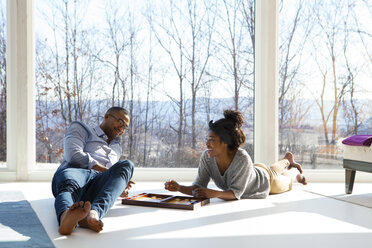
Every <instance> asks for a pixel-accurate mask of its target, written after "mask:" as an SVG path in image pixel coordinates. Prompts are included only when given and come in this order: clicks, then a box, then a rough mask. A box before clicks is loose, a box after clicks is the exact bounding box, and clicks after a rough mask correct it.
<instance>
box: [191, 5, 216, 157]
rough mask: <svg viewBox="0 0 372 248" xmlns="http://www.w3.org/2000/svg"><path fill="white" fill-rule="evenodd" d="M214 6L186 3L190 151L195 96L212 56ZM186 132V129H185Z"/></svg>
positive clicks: (193, 137)
mask: <svg viewBox="0 0 372 248" xmlns="http://www.w3.org/2000/svg"><path fill="white" fill-rule="evenodd" d="M215 8H216V6H215V4H213V5H211V4H210V3H209V2H204V6H198V5H197V4H196V1H193V0H188V1H187V11H188V15H187V16H186V17H185V18H186V19H187V23H188V28H189V34H190V40H191V45H190V47H189V48H188V49H186V58H187V60H188V61H189V63H190V67H191V79H188V81H189V83H190V86H191V129H192V133H191V135H192V143H191V146H192V149H194V150H195V149H196V140H197V133H196V120H195V116H196V107H197V103H196V100H197V94H198V91H199V90H200V88H201V87H203V84H204V83H205V80H204V75H205V74H206V72H207V66H208V63H209V61H210V57H211V56H212V47H211V46H212V35H213V31H214V30H213V29H214V23H215V18H216V14H215V13H216V9H215ZM185 130H186V129H185Z"/></svg>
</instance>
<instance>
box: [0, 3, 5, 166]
mask: <svg viewBox="0 0 372 248" xmlns="http://www.w3.org/2000/svg"><path fill="white" fill-rule="evenodd" d="M5 52H6V0H0V169H1V168H6V167H7V166H6V60H5V56H6V55H5Z"/></svg>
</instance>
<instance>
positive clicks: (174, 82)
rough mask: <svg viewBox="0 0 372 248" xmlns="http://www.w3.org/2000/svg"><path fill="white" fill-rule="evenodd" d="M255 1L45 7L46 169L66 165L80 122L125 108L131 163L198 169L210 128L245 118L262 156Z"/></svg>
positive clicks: (41, 26)
mask: <svg viewBox="0 0 372 248" xmlns="http://www.w3.org/2000/svg"><path fill="white" fill-rule="evenodd" d="M253 2H254V1H253V0H223V1H207V0H205V1H198V0H182V1H150V0H149V1H68V0H67V1H57V0H54V1H52V0H49V1H41V0H36V1H35V6H36V8H35V9H37V10H38V11H37V12H36V25H35V27H36V30H35V31H36V64H35V68H36V85H37V90H36V101H37V102H36V140H37V150H36V152H37V154H36V159H37V162H42V163H59V162H60V161H61V160H62V157H63V136H64V132H65V130H66V128H67V127H68V125H69V124H70V123H71V122H72V121H73V120H81V121H83V122H86V123H89V124H91V125H97V124H99V123H100V122H101V121H102V116H103V114H104V112H105V110H106V109H107V108H109V107H110V106H112V105H117V106H124V107H125V108H127V109H128V110H129V112H130V114H131V117H132V119H131V124H130V128H129V130H128V131H127V133H126V134H125V135H124V137H123V151H124V154H123V156H124V157H126V158H128V159H131V160H132V161H134V163H135V164H136V165H137V166H140V167H177V168H179V167H196V166H197V165H198V160H199V157H200V154H201V152H202V151H203V149H204V137H205V135H206V133H207V126H208V122H209V120H211V119H213V120H217V119H219V118H222V117H223V116H222V112H223V109H227V108H231V109H238V110H240V111H241V112H243V113H244V115H245V116H246V125H245V126H244V130H245V132H246V135H247V142H246V145H245V148H246V149H247V150H248V152H249V154H250V155H251V156H253V102H254V101H253V68H254V61H253V58H254V55H253V47H254V46H253V40H254V33H253V30H254V9H253Z"/></svg>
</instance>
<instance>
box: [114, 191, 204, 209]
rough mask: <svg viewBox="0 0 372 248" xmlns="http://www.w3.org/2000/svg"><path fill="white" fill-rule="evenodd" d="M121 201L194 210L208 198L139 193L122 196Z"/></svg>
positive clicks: (123, 202) (127, 203)
mask: <svg viewBox="0 0 372 248" xmlns="http://www.w3.org/2000/svg"><path fill="white" fill-rule="evenodd" d="M121 203H122V204H125V205H136V206H146V207H157V208H174V209H186V210H194V209H195V208H198V207H202V206H204V205H206V204H208V203H209V199H200V198H196V197H192V196H179V195H166V194H155V193H141V194H138V195H135V196H130V197H127V198H124V199H122V200H121Z"/></svg>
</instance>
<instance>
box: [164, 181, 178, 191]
mask: <svg viewBox="0 0 372 248" xmlns="http://www.w3.org/2000/svg"><path fill="white" fill-rule="evenodd" d="M164 188H165V189H166V190H169V191H179V190H180V185H179V184H178V183H177V182H176V181H174V180H169V181H166V182H165V183H164Z"/></svg>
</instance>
